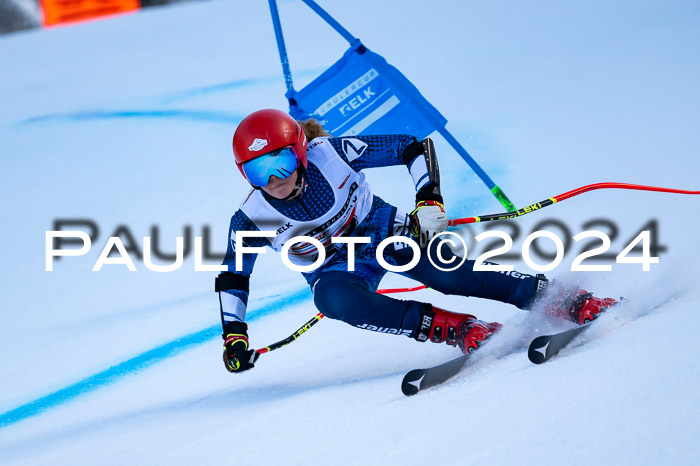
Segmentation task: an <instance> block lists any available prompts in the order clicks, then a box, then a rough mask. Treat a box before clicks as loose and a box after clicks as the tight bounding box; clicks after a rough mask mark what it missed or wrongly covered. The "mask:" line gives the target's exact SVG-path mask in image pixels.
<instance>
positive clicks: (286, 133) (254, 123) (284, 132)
mask: <svg viewBox="0 0 700 466" xmlns="http://www.w3.org/2000/svg"><path fill="white" fill-rule="evenodd" d="M306 144H307V141H306V135H305V134H304V129H303V128H302V127H301V125H300V124H299V123H297V121H296V120H295V119H294V118H292V117H291V116H290V115H289V114H287V113H285V112H283V111H281V110H275V109H264V110H258V111H256V112H253V113H251V114H250V115H248V116H247V117H245V118H244V119H243V121H241V123H240V124H239V125H238V128H236V132H235V133H234V135H233V156H234V157H235V159H236V166H237V167H238V169H239V170H240V172H241V174H242V175H243V177H244V178H245V179H246V180H248V182H249V183H251V182H250V180H249V179H248V177H247V176H246V174H245V172H244V171H243V164H244V163H246V162H250V161H251V160H253V159H257V158H258V157H262V156H264V155H267V154H269V153H271V152H274V151H277V150H279V149H282V148H285V147H289V148H291V149H292V150H293V151H294V153H295V154H296V160H297V168H298V167H299V166H300V165H301V166H303V167H304V169H306V167H307V161H306ZM251 185H253V183H251ZM253 186H254V187H257V186H255V185H253Z"/></svg>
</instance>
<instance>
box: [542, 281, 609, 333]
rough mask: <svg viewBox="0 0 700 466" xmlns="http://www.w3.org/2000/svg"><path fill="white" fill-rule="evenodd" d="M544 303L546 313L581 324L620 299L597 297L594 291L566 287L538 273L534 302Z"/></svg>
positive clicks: (592, 318) (595, 316)
mask: <svg viewBox="0 0 700 466" xmlns="http://www.w3.org/2000/svg"><path fill="white" fill-rule="evenodd" d="M539 303H542V304H543V305H544V310H545V313H546V314H550V315H554V316H557V317H563V318H566V319H569V320H571V321H572V322H575V323H577V324H579V325H583V324H587V323H588V322H591V321H593V320H594V319H596V318H597V317H598V316H599V315H600V314H601V313H602V312H604V311H606V310H608V309H609V308H610V307H612V306H613V305H615V304H617V303H618V301H616V300H615V299H612V298H596V297H595V296H593V293H589V292H588V291H586V290H581V289H578V287H576V288H566V287H565V286H563V285H562V284H560V283H558V282H556V281H553V282H552V283H548V280H547V278H546V277H545V276H544V275H542V274H539V275H537V292H536V295H535V299H534V301H533V304H535V305H537V304H539Z"/></svg>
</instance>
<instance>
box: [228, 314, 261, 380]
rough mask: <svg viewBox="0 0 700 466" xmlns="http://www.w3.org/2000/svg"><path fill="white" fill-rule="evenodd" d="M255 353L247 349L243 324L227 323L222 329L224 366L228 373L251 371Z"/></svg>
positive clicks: (245, 327)
mask: <svg viewBox="0 0 700 466" xmlns="http://www.w3.org/2000/svg"><path fill="white" fill-rule="evenodd" d="M253 362H255V351H253V350H249V349H248V326H247V325H246V324H245V322H229V323H227V324H226V326H225V327H224V364H225V365H226V369H227V370H228V371H229V372H243V371H247V370H248V369H252V368H253V367H255V366H254V364H253Z"/></svg>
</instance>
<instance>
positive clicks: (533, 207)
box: [449, 183, 700, 226]
mask: <svg viewBox="0 0 700 466" xmlns="http://www.w3.org/2000/svg"><path fill="white" fill-rule="evenodd" d="M596 189H634V190H637V191H657V192H661V193H676V194H700V191H687V190H684V189H672V188H658V187H656V186H645V185H642V184H628V183H595V184H589V185H588V186H582V187H580V188H577V189H574V190H571V191H569V192H566V193H564V194H560V195H558V196H554V197H550V198H549V199H545V200H544V201H541V202H536V203H534V204H532V205H529V206H527V207H523V208H522V209H518V210H516V211H515V212H504V213H502V214H490V215H479V216H478V217H465V218H456V219H454V220H450V221H449V225H450V226H455V225H464V224H465V223H477V222H490V221H493V220H505V219H508V218H516V217H520V216H522V215H525V214H529V213H530V212H534V211H536V210H540V209H542V208H543V207H547V206H550V205H552V204H554V203H557V202H561V201H563V200H566V199H569V198H570V197H574V196H578V195H579V194H583V193H587V192H588V191H593V190H596Z"/></svg>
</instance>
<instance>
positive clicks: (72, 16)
mask: <svg viewBox="0 0 700 466" xmlns="http://www.w3.org/2000/svg"><path fill="white" fill-rule="evenodd" d="M140 7H141V5H140V4H139V0H41V8H42V11H43V15H44V20H43V24H44V26H53V25H55V24H62V23H72V22H75V21H83V20H86V19H92V18H98V17H101V16H109V15H114V14H117V13H126V12H129V11H134V10H138V9H139V8H140Z"/></svg>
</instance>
